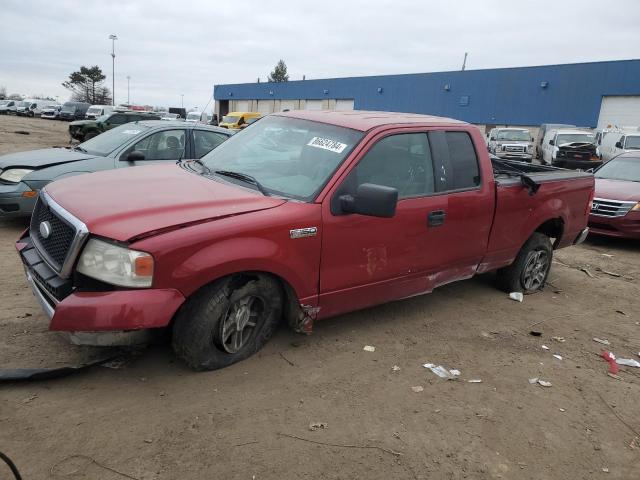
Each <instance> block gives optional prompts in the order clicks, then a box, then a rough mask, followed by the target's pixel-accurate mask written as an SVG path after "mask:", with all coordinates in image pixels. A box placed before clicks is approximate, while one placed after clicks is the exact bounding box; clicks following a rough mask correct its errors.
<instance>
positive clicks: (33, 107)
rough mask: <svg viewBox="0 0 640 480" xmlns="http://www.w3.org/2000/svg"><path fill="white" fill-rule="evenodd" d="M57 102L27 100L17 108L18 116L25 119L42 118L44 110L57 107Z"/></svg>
mask: <svg viewBox="0 0 640 480" xmlns="http://www.w3.org/2000/svg"><path fill="white" fill-rule="evenodd" d="M56 103H57V102H56V101H55V100H40V99H37V98H36V99H33V100H31V99H26V100H23V101H22V102H20V103H19V104H18V107H17V108H16V115H20V116H24V117H35V116H38V117H39V116H40V114H41V113H42V109H43V108H47V107H51V106H53V105H56Z"/></svg>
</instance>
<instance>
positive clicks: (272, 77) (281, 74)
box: [268, 59, 289, 82]
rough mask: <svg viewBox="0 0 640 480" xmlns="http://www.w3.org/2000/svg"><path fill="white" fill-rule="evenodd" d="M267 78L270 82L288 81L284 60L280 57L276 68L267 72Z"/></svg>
mask: <svg viewBox="0 0 640 480" xmlns="http://www.w3.org/2000/svg"><path fill="white" fill-rule="evenodd" d="M268 80H269V81H270V82H288V81H289V75H287V64H286V63H284V60H282V59H280V60H279V61H278V63H277V64H276V68H274V69H273V72H271V73H270V74H269V77H268Z"/></svg>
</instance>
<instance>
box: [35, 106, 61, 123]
mask: <svg viewBox="0 0 640 480" xmlns="http://www.w3.org/2000/svg"><path fill="white" fill-rule="evenodd" d="M60 110H62V105H52V106H50V107H47V108H43V109H42V111H41V112H40V118H46V119H49V120H57V119H58V118H59V117H60Z"/></svg>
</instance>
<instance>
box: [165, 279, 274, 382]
mask: <svg viewBox="0 0 640 480" xmlns="http://www.w3.org/2000/svg"><path fill="white" fill-rule="evenodd" d="M281 315H282V292H281V288H280V285H279V284H278V282H277V281H276V280H274V279H272V278H270V277H268V276H262V275H256V276H251V277H247V278H234V277H232V278H227V279H222V280H219V281H217V282H214V283H212V284H211V285H208V286H206V287H204V288H202V289H201V290H200V291H198V292H197V293H195V294H194V295H193V296H192V297H191V298H189V299H188V300H187V302H186V303H185V305H183V307H182V308H181V309H180V311H179V312H178V315H177V317H176V320H175V323H174V326H173V340H172V343H173V349H174V351H175V353H176V355H177V356H178V357H180V358H181V359H182V360H184V361H185V363H187V365H189V366H190V367H191V368H193V369H195V370H215V369H218V368H222V367H226V366H228V365H231V364H233V363H236V362H239V361H240V360H244V359H245V358H247V357H250V356H251V355H253V354H254V353H256V352H257V351H258V350H260V349H261V348H262V347H263V346H264V344H265V343H266V342H267V340H268V339H269V338H270V337H271V335H272V334H273V332H274V330H275V328H276V326H277V324H278V322H279V320H280V318H281Z"/></svg>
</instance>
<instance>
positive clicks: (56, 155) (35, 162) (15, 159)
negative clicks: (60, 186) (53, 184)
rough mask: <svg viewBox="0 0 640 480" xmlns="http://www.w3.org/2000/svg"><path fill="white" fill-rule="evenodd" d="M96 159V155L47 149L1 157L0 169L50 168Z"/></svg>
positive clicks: (64, 149) (63, 149) (66, 149)
mask: <svg viewBox="0 0 640 480" xmlns="http://www.w3.org/2000/svg"><path fill="white" fill-rule="evenodd" d="M94 157H95V155H89V154H87V153H82V152H78V151H76V150H70V149H68V148H45V149H42V150H30V151H28V152H18V153H10V154H8V155H2V156H0V169H2V170H5V169H6V168H8V167H33V168H42V167H50V166H52V165H60V164H61V163H69V162H77V161H79V160H87V159H88V158H94Z"/></svg>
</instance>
